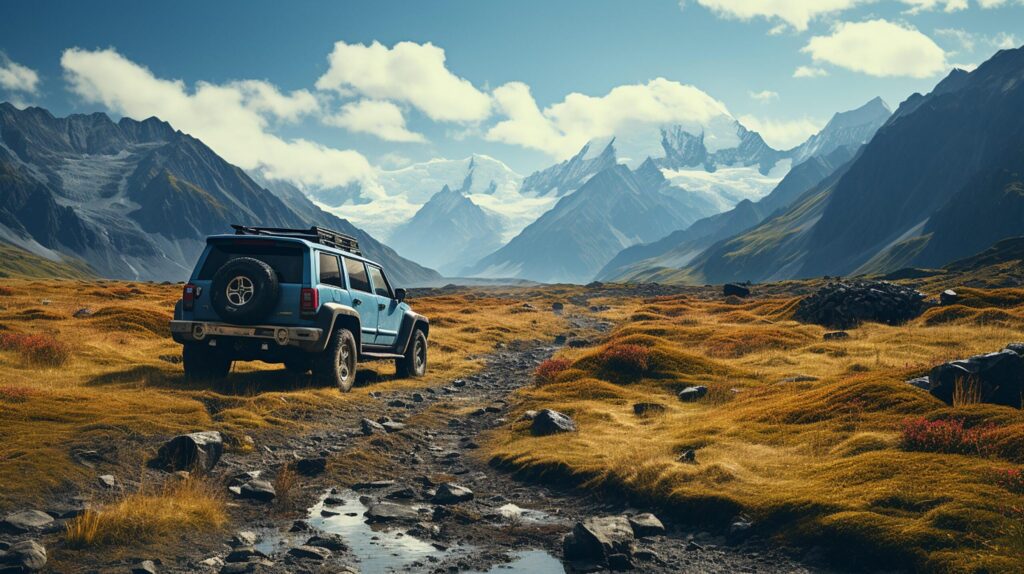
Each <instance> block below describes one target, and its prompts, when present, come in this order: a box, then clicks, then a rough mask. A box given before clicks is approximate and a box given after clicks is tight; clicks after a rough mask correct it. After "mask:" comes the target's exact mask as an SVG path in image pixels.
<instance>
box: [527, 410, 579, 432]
mask: <svg viewBox="0 0 1024 574" xmlns="http://www.w3.org/2000/svg"><path fill="white" fill-rule="evenodd" d="M530 431H531V432H532V433H533V434H534V435H536V436H546V435H551V434H555V433H561V432H575V431H576V423H575V422H573V420H572V419H571V418H569V417H568V416H566V415H564V414H562V413H560V412H558V411H553V410H551V409H544V410H542V411H540V412H539V413H537V415H536V416H535V417H534V418H533V424H532V425H530Z"/></svg>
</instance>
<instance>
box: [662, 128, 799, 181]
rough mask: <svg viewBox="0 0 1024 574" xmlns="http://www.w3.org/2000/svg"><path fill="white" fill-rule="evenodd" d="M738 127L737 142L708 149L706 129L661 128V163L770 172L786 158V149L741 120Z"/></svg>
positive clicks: (710, 169)
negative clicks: (662, 153)
mask: <svg viewBox="0 0 1024 574" xmlns="http://www.w3.org/2000/svg"><path fill="white" fill-rule="evenodd" d="M733 128H734V129H735V131H736V139H737V140H738V141H737V143H736V145H735V146H733V147H729V148H723V149H719V150H716V151H709V150H708V148H707V145H706V144H705V141H704V139H705V133H704V132H701V133H699V134H693V133H691V132H688V131H686V129H684V128H683V127H682V126H678V125H677V126H669V127H663V128H661V147H662V149H664V151H665V157H664V158H663V159H662V160H661V161H659V165H660V166H661V167H665V168H669V169H684V168H692V167H703V168H704V170H705V171H709V172H714V171H715V170H717V169H718V167H719V166H737V165H742V166H757V169H758V171H760V172H761V173H762V174H767V173H768V172H769V171H771V169H772V168H773V167H774V166H775V164H776V163H778V162H779V161H781V160H783V159H786V157H787V154H786V152H783V151H779V150H777V149H774V148H772V147H771V146H769V145H768V144H766V143H765V141H764V139H762V138H761V135H760V134H758V133H757V132H753V131H750V130H748V129H747V128H746V127H744V126H743V125H742V124H740V123H739V122H733Z"/></svg>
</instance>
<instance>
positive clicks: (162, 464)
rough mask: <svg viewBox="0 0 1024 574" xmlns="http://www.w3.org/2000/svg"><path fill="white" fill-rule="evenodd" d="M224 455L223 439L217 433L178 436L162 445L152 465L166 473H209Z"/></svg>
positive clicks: (204, 432) (207, 432) (195, 433)
mask: <svg viewBox="0 0 1024 574" xmlns="http://www.w3.org/2000/svg"><path fill="white" fill-rule="evenodd" d="M222 454H224V437H222V436H221V435H220V433H219V432H217V431H203V432H194V433H189V434H183V435H178V436H176V437H174V438H172V439H171V440H169V441H167V442H166V443H164V445H163V446H161V447H160V450H159V451H157V453H156V458H155V459H153V461H152V464H153V466H154V467H156V468H161V469H163V470H166V471H168V472H174V471H178V470H187V471H190V472H191V471H200V472H209V471H211V470H213V467H214V466H216V464H217V461H219V460H220V457H221V455H222Z"/></svg>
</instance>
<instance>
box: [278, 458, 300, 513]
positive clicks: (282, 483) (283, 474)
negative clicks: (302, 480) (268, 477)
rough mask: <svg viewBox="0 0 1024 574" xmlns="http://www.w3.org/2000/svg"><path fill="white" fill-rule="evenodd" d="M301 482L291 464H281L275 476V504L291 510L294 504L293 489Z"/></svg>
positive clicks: (282, 508) (280, 507)
mask: <svg viewBox="0 0 1024 574" xmlns="http://www.w3.org/2000/svg"><path fill="white" fill-rule="evenodd" d="M298 482H299V476H298V474H296V472H295V469H293V468H292V465H290V464H284V465H281V468H280V469H278V471H277V476H275V477H274V493H275V494H276V496H275V497H274V504H275V505H276V506H277V508H279V509H281V510H290V509H291V506H292V490H293V489H294V488H295V485H297V484H298Z"/></svg>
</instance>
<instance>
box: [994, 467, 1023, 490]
mask: <svg viewBox="0 0 1024 574" xmlns="http://www.w3.org/2000/svg"><path fill="white" fill-rule="evenodd" d="M992 476H993V479H994V480H995V483H996V484H998V485H999V486H1001V487H1003V488H1005V489H1006V490H1009V491H1010V492H1012V493H1014V494H1024V470H1022V469H1019V468H1002V469H995V470H993V471H992Z"/></svg>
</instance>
